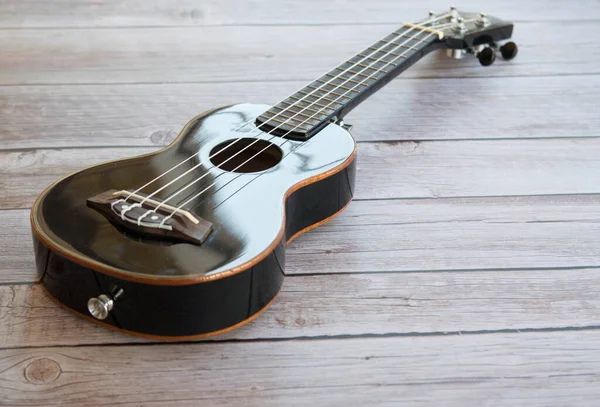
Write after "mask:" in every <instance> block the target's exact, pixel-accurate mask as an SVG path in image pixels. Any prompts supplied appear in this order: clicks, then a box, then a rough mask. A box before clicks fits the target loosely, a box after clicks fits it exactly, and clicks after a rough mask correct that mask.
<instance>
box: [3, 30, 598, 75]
mask: <svg viewBox="0 0 600 407" xmlns="http://www.w3.org/2000/svg"><path fill="white" fill-rule="evenodd" d="M395 29H397V25H364V26H360V29H357V27H356V26H348V25H339V26H276V27H273V26H244V27H240V26H224V27H172V28H139V29H75V30H61V29H47V30H39V29H31V30H28V29H23V30H0V43H2V44H3V58H2V60H0V85H19V84H27V85H32V84H70V83H78V84H83V83H101V84H102V83H104V84H106V83H157V82H158V83H167V82H169V83H180V82H207V81H208V82H214V81H264V80H265V79H267V78H268V79H269V80H278V81H281V80H305V81H309V80H312V79H314V78H316V77H317V76H320V75H321V74H322V73H323V72H326V71H329V70H330V69H331V68H332V67H334V66H336V65H338V64H339V63H341V62H342V61H344V60H346V59H347V58H349V57H351V56H352V55H354V54H355V53H357V52H359V51H361V50H362V49H364V48H365V47H367V46H368V45H371V44H372V43H374V42H375V41H377V40H378V39H379V38H382V37H383V36H385V35H387V34H388V33H389V32H391V31H392V30H395ZM599 30H600V29H599V24H598V23H597V22H596V21H582V22H560V23H556V22H553V23H549V22H547V23H525V22H524V23H521V24H519V25H518V27H517V28H516V29H515V41H517V42H519V44H520V49H521V51H520V52H519V56H518V57H517V58H516V59H514V60H513V61H511V62H510V63H506V62H504V61H498V62H497V63H496V64H494V65H493V66H492V67H489V68H482V67H481V66H480V65H479V63H478V62H477V61H476V60H475V59H473V58H465V59H463V60H460V61H457V60H450V59H447V58H446V57H445V54H443V53H436V54H434V55H430V56H429V57H428V58H426V61H423V62H421V63H419V64H418V66H416V67H413V68H412V69H409V70H408V71H406V72H405V73H404V74H403V77H413V78H414V77H444V78H446V77H478V78H482V77H485V76H540V75H555V74H562V75H564V74H597V73H600V70H599V68H598V67H599V66H600V65H599V64H598V58H597V56H596V55H598V49H599V47H600V45H599V44H598V42H597V41H595V40H594V39H595V37H596V36H597V35H598V32H599ZM274 38H277V40H276V41H275V40H273V39H274Z"/></svg>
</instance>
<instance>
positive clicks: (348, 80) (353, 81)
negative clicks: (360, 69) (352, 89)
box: [323, 72, 369, 86]
mask: <svg viewBox="0 0 600 407" xmlns="http://www.w3.org/2000/svg"><path fill="white" fill-rule="evenodd" d="M325 75H327V76H331V77H332V78H338V79H343V80H344V81H346V82H352V83H355V84H357V85H364V86H369V85H367V84H366V83H364V82H359V81H357V80H354V79H350V78H348V79H346V78H343V77H337V76H335V75H333V74H330V73H329V72H327V73H326V74H325ZM325 75H323V76H325Z"/></svg>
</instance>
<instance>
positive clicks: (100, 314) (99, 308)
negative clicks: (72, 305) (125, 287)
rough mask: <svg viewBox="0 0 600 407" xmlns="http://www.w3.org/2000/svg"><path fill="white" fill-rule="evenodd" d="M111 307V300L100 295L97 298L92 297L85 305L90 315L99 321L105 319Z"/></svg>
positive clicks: (112, 304) (104, 295)
mask: <svg viewBox="0 0 600 407" xmlns="http://www.w3.org/2000/svg"><path fill="white" fill-rule="evenodd" d="M113 306H114V301H113V299H112V298H110V297H109V296H108V295H106V294H100V295H99V296H98V297H92V298H90V299H89V300H88V303H87V307H88V311H89V312H90V315H91V316H93V317H94V318H96V319H99V320H103V319H106V317H107V316H108V313H109V311H110V310H112V308H113Z"/></svg>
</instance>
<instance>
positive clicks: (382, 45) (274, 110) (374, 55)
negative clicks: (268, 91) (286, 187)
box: [256, 27, 437, 140]
mask: <svg viewBox="0 0 600 407" xmlns="http://www.w3.org/2000/svg"><path fill="white" fill-rule="evenodd" d="M436 42H437V36H436V34H434V33H432V32H429V31H424V30H422V29H420V28H409V27H402V28H400V29H399V30H396V31H395V32H393V33H392V34H390V35H388V36H387V37H385V38H383V39H382V40H379V41H378V42H377V43H375V44H373V45H372V46H370V47H368V48H367V49H365V50H364V51H362V52H360V53H358V54H356V55H355V56H353V57H352V58H350V59H349V60H347V61H346V62H344V63H343V64H341V65H339V66H337V67H336V68H334V69H333V70H331V71H329V72H327V73H326V74H325V75H323V76H321V77H320V78H318V79H316V80H315V81H313V82H312V83H310V84H308V85H306V86H305V87H304V88H302V89H300V90H298V91H297V92H296V93H294V94H293V95H291V96H289V97H287V98H286V99H284V100H283V101H281V102H279V103H278V104H276V105H274V106H272V107H271V108H270V109H269V110H267V111H266V112H264V113H263V114H261V115H260V116H259V117H258V118H257V120H256V122H257V125H259V126H260V129H261V130H263V131H266V132H270V133H272V134H275V135H278V136H283V137H286V138H293V139H298V140H306V139H308V138H310V137H311V136H312V135H314V134H315V133H316V132H318V131H319V130H320V129H321V128H322V127H323V126H325V125H326V124H327V123H329V122H331V121H336V120H340V119H341V118H342V117H343V116H344V115H345V114H347V113H348V112H349V111H350V110H352V109H353V108H354V107H356V106H357V105H358V104H359V103H360V102H362V101H363V100H364V99H366V98H367V97H368V96H370V95H371V94H373V93H374V92H375V91H377V90H379V89H380V88H381V87H383V86H384V85H385V84H387V83H388V82H389V81H391V80H392V79H393V78H395V77H396V76H397V75H399V74H400V73H401V72H402V71H404V70H405V69H407V68H408V67H410V66H411V65H412V64H414V63H415V62H416V61H418V60H419V59H420V58H422V57H423V56H424V55H425V54H426V53H428V52H429V51H431V50H433V49H435V48H436V46H435V45H436Z"/></svg>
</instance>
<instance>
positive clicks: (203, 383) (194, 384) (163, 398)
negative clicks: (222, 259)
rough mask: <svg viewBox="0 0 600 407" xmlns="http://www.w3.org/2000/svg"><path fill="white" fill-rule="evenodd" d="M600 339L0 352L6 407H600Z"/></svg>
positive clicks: (549, 336)
mask: <svg viewBox="0 0 600 407" xmlns="http://www.w3.org/2000/svg"><path fill="white" fill-rule="evenodd" d="M599 340H600V332H598V331H588V332H558V333H548V332H543V333H521V334H518V333H516V334H497V335H467V336H450V337H444V336H441V337H440V336H434V337H410V338H370V339H337V340H310V341H283V342H267V343H260V342H255V343H226V344H206V343H204V344H182V345H172V346H160V347H157V346H155V347H148V346H140V345H137V346H126V347H102V346H98V347H79V348H41V349H27V350H21V349H15V350H4V351H1V352H0V372H2V373H0V377H1V378H2V382H1V383H2V384H1V386H2V388H3V389H2V390H3V393H4V402H5V403H6V404H7V405H17V404H18V405H21V403H37V404H41V405H44V406H54V405H61V406H65V405H74V406H78V407H79V406H114V405H115V403H117V402H118V403H125V404H142V403H143V404H144V405H152V406H154V405H156V406H175V405H176V406H197V405H199V404H206V403H208V404H212V405H225V406H234V405H240V404H243V405H245V406H261V407H262V406H282V405H294V406H314V405H322V406H340V405H344V406H364V405H385V406H392V405H393V406H404V405H406V406H415V405H433V404H437V403H439V401H440V400H444V405H447V406H464V405H491V404H493V405H495V406H515V405H527V406H548V405H556V406H559V405H565V406H567V405H568V406H570V405H577V406H595V405H597V401H598V398H599V397H600V387H598V386H597V383H598V372H599V369H600V352H599V351H598V341H599Z"/></svg>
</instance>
